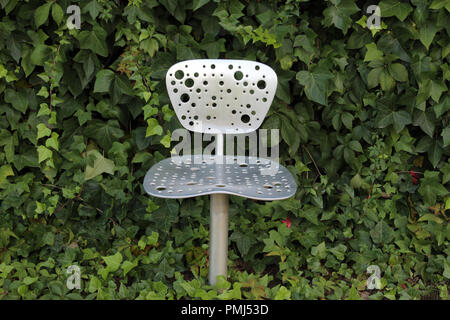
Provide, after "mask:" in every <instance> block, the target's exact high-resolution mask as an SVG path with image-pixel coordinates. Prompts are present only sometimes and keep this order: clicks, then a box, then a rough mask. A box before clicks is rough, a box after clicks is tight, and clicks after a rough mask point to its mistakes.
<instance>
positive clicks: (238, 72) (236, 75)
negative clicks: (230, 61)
mask: <svg viewBox="0 0 450 320" xmlns="http://www.w3.org/2000/svg"><path fill="white" fill-rule="evenodd" d="M243 77H244V74H243V73H242V72H241V71H236V72H235V73H234V78H235V79H236V80H242V78H243Z"/></svg>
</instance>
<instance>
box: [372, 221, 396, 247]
mask: <svg viewBox="0 0 450 320" xmlns="http://www.w3.org/2000/svg"><path fill="white" fill-rule="evenodd" d="M394 234H395V233H394V230H393V229H392V228H391V227H390V226H389V225H388V224H387V223H386V222H385V221H380V222H378V223H377V224H376V225H375V227H374V228H373V229H372V230H371V231H370V236H371V237H372V240H373V242H375V243H378V244H388V243H390V242H391V241H392V240H393V239H394Z"/></svg>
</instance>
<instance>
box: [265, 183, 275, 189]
mask: <svg viewBox="0 0 450 320" xmlns="http://www.w3.org/2000/svg"><path fill="white" fill-rule="evenodd" d="M263 187H264V188H266V189H272V188H273V187H272V186H271V185H270V184H265V185H264V186H263Z"/></svg>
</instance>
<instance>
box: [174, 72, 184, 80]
mask: <svg viewBox="0 0 450 320" xmlns="http://www.w3.org/2000/svg"><path fill="white" fill-rule="evenodd" d="M183 77H184V72H183V71H181V70H177V71H176V72H175V78H177V79H178V80H181V79H183Z"/></svg>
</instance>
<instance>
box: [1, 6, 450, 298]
mask: <svg viewBox="0 0 450 320" xmlns="http://www.w3.org/2000/svg"><path fill="white" fill-rule="evenodd" d="M372 4H378V5H379V7H380V9H381V15H382V18H381V27H380V29H372V30H370V29H369V28H368V27H367V24H366V21H367V19H368V18H369V17H370V15H371V14H368V13H367V11H366V9H367V7H368V6H369V5H372ZM69 5H78V6H79V7H80V8H81V29H79V30H77V29H71V30H69V29H68V27H67V25H66V21H67V19H69V17H70V14H68V13H66V8H67V7H68V6H69ZM448 21H450V1H449V0H434V1H427V0H411V1H397V0H382V1H379V2H378V3H377V1H374V3H372V2H371V1H352V0H329V1H319V0H317V1H307V0H303V1H302V0H288V1H275V0H272V1H263V0H261V1H250V0H231V1H219V0H187V1H184V0H159V1H156V0H150V1H143V0H130V1H119V0H115V1H107V0H86V1H75V0H74V1H68V0H61V1H60V0H58V1H37V0H25V1H19V0H0V150H1V153H0V199H1V201H0V203H1V204H0V206H1V209H0V210H1V212H0V299H20V298H23V299H35V298H44V299H45V298H47V299H48V298H58V299H59V298H70V299H77V298H78V299H80V298H87V299H182V298H183V299H199V298H200V299H212V298H220V299H233V298H236V299H241V298H242V299H244V298H252V299H260V298H267V299H289V298H291V299H323V298H325V299H359V298H370V299H385V298H387V299H421V298H422V299H423V298H430V297H431V298H439V297H440V298H442V299H447V298H448V285H449V279H450V257H449V253H450V246H449V243H450V225H449V223H448V217H447V216H446V212H445V210H448V209H449V208H450V198H449V194H448V186H449V181H450V163H449V160H448V155H449V152H450V148H449V145H450V126H449V115H450V95H449V93H448V86H449V80H450V69H449V57H450V41H449V36H450V24H449V23H448ZM194 58H231V59H248V60H254V61H261V62H263V63H265V64H267V65H269V66H271V67H272V68H273V69H274V70H275V71H276V73H277V75H278V80H279V83H278V89H277V93H276V97H275V99H274V102H273V104H272V107H271V109H270V111H269V113H268V115H267V117H266V119H265V122H264V124H263V128H279V129H280V130H281V139H282V141H281V144H280V158H281V159H280V161H281V163H282V164H283V165H285V166H286V167H287V168H288V169H289V170H290V171H291V172H292V173H293V175H294V176H295V179H296V180H297V182H298V191H297V194H296V196H295V197H294V198H292V199H289V200H284V201H274V202H260V201H253V200H250V199H244V198H240V197H234V196H233V197H231V203H230V214H231V216H230V246H229V247H230V250H229V279H228V281H227V280H225V279H220V281H219V282H218V284H217V286H215V287H211V286H209V285H208V284H207V272H208V237H209V235H208V229H209V198H208V197H206V196H204V197H198V198H192V199H185V200H182V201H181V200H180V201H177V200H163V199H158V198H153V197H149V196H147V195H146V194H145V192H144V190H143V186H142V182H143V177H144V175H145V173H146V171H147V170H148V169H149V168H150V167H151V166H152V165H153V164H155V163H156V162H158V161H160V160H161V159H164V158H167V157H169V156H170V149H171V147H173V146H174V144H175V143H176V142H172V144H171V141H170V140H171V139H170V137H171V132H173V130H174V129H176V128H179V127H180V123H179V122H178V120H177V118H176V116H175V114H174V112H173V109H172V107H171V105H170V102H169V99H168V95H167V93H166V88H165V83H164V77H165V72H166V71H167V69H168V68H169V67H170V66H171V65H172V64H174V63H175V62H178V61H182V60H186V59H194ZM447 215H448V212H447ZM70 265H78V266H79V267H80V268H81V279H82V284H81V289H79V290H78V289H72V290H69V289H68V288H67V287H66V280H67V278H68V276H69V275H68V274H67V272H66V270H67V268H68V267H69V266H70ZM369 265H376V266H378V267H379V268H380V270H381V276H382V278H381V288H380V289H379V290H372V291H370V290H368V289H367V288H366V280H367V278H368V277H369V276H370V274H368V273H367V272H366V269H367V267H368V266H369Z"/></svg>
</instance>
